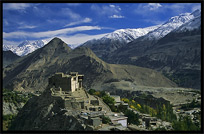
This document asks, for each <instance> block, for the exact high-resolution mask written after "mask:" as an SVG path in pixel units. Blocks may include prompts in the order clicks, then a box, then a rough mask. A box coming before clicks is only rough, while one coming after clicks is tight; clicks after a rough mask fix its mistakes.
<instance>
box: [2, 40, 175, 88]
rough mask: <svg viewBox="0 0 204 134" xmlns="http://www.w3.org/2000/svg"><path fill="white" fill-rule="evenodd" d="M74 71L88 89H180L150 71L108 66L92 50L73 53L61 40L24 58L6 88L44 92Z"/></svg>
mask: <svg viewBox="0 0 204 134" xmlns="http://www.w3.org/2000/svg"><path fill="white" fill-rule="evenodd" d="M71 71H76V72H79V73H80V74H84V76H85V78H84V83H83V84H84V87H87V88H93V87H97V88H98V89H102V85H103V84H106V85H107V84H111V82H115V81H117V82H120V81H129V82H131V83H134V84H135V85H142V86H153V87H176V86H177V85H176V84H175V83H173V82H172V81H170V80H169V79H167V78H166V77H164V76H163V75H161V74H160V73H158V72H156V71H153V70H151V69H147V68H141V67H137V66H132V65H116V64H108V63H106V62H104V61H102V60H101V59H99V58H98V57H97V56H96V55H95V54H94V53H93V52H92V51H91V50H90V49H89V48H85V47H79V48H77V49H74V50H71V48H69V47H68V46H67V44H66V43H64V42H63V41H62V40H60V39H59V38H54V39H53V40H51V41H50V42H49V43H48V44H47V45H45V46H44V47H42V48H40V49H37V50H36V51H34V52H33V53H31V54H29V55H27V56H25V57H22V58H21V59H19V60H18V61H17V62H15V63H13V64H11V65H10V66H8V67H6V68H5V69H4V70H3V87H6V88H8V89H11V90H44V89H45V87H46V86H47V83H48V81H47V79H48V77H50V76H51V75H52V74H54V73H56V72H63V73H66V74H68V73H69V72H71Z"/></svg>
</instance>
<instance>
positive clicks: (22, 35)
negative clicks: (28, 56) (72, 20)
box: [3, 26, 101, 38]
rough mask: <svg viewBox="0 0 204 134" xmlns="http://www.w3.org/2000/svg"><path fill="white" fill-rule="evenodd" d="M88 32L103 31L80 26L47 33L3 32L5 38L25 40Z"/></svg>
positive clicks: (94, 27)
mask: <svg viewBox="0 0 204 134" xmlns="http://www.w3.org/2000/svg"><path fill="white" fill-rule="evenodd" d="M87 30H101V28H100V27H98V26H79V27H73V28H65V29H59V30H54V31H45V32H24V31H17V32H10V33H6V32H3V38H25V37H32V38H46V37H54V36H59V35H66V34H71V33H75V32H80V31H87Z"/></svg>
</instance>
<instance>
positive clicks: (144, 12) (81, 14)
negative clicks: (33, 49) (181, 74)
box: [3, 3, 201, 45]
mask: <svg viewBox="0 0 204 134" xmlns="http://www.w3.org/2000/svg"><path fill="white" fill-rule="evenodd" d="M200 8H201V5H200V3H3V44H4V45H18V44H20V43H21V42H22V41H24V40H30V41H34V40H47V41H49V40H51V39H52V38H54V37H59V38H61V39H62V40H63V41H65V42H66V43H68V44H81V43H84V42H85V41H87V40H91V39H94V38H95V39H98V38H101V37H103V36H104V35H106V34H107V33H111V32H113V31H115V30H117V29H126V28H144V27H148V26H154V25H158V24H162V23H164V22H166V21H167V20H168V19H169V18H171V17H173V16H177V15H179V14H181V13H187V12H188V13H191V12H193V11H194V10H196V9H200Z"/></svg>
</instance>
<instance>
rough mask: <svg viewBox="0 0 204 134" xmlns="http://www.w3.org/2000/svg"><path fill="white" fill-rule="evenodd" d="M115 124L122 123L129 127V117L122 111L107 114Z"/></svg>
mask: <svg viewBox="0 0 204 134" xmlns="http://www.w3.org/2000/svg"><path fill="white" fill-rule="evenodd" d="M107 115H108V117H109V118H110V120H111V122H112V123H113V124H121V125H122V126H123V127H127V118H128V117H126V116H124V114H122V113H110V114H107Z"/></svg>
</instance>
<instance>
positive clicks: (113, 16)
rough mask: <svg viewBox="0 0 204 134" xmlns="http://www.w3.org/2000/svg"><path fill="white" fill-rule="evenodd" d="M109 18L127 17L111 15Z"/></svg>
mask: <svg viewBox="0 0 204 134" xmlns="http://www.w3.org/2000/svg"><path fill="white" fill-rule="evenodd" d="M109 18H113V19H120V18H125V17H124V16H121V15H115V14H114V15H112V16H109Z"/></svg>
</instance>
